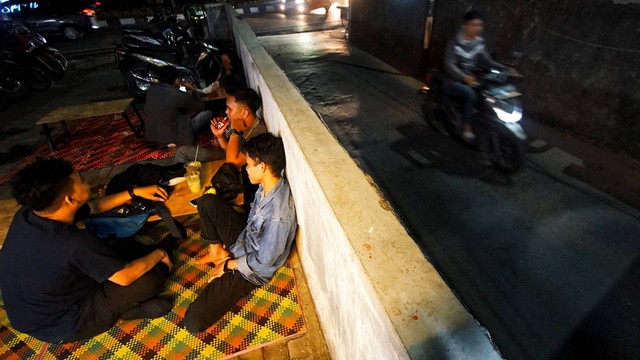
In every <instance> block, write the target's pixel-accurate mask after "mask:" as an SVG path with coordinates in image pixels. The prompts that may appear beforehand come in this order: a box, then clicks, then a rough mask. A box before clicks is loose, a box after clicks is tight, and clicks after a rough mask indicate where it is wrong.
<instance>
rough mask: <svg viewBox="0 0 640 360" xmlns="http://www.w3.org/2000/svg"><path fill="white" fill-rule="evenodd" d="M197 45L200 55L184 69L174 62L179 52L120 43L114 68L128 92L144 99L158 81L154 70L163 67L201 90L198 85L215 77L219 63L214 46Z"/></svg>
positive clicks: (217, 73) (202, 41) (209, 44)
mask: <svg viewBox="0 0 640 360" xmlns="http://www.w3.org/2000/svg"><path fill="white" fill-rule="evenodd" d="M197 44H198V48H199V55H198V57H197V59H196V60H195V63H194V62H193V61H190V64H189V65H187V66H184V65H182V62H181V61H178V60H179V59H177V54H178V52H177V51H170V49H169V50H167V48H166V47H164V46H162V47H161V46H158V47H152V46H147V47H131V46H126V45H123V44H122V43H121V44H120V45H118V46H116V49H115V67H116V69H119V70H120V72H121V73H122V74H123V75H124V77H125V84H126V86H127V88H128V89H129V92H130V93H131V95H133V96H134V97H136V98H142V97H144V96H145V94H146V91H147V89H148V88H149V86H150V85H151V84H153V83H156V82H157V81H158V76H157V71H156V69H157V68H158V67H162V66H174V67H175V68H177V69H178V72H179V73H180V76H181V77H182V79H184V80H187V81H189V82H190V83H192V84H193V85H194V86H196V87H202V86H203V84H202V83H201V82H203V83H206V84H209V83H212V82H214V81H215V80H216V79H217V78H218V75H219V74H220V71H221V69H222V61H221V59H220V55H219V54H220V50H219V49H218V48H217V47H216V46H214V45H213V44H211V43H209V42H207V41H205V40H198V41H197Z"/></svg>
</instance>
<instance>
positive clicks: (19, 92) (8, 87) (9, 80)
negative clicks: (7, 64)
mask: <svg viewBox="0 0 640 360" xmlns="http://www.w3.org/2000/svg"><path fill="white" fill-rule="evenodd" d="M0 91H3V92H4V93H5V94H6V95H7V97H8V98H9V99H10V100H11V101H20V100H24V99H26V98H27V97H29V95H31V91H30V88H29V86H28V85H27V83H26V82H25V81H22V80H20V79H19V78H17V77H4V78H0Z"/></svg>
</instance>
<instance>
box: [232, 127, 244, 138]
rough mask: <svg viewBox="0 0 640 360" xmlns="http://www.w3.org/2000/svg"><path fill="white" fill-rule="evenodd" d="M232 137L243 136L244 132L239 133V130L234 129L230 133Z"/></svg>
mask: <svg viewBox="0 0 640 360" xmlns="http://www.w3.org/2000/svg"><path fill="white" fill-rule="evenodd" d="M231 135H238V136H242V131H238V130H236V129H233V128H232V129H231V130H230V131H229V136H231Z"/></svg>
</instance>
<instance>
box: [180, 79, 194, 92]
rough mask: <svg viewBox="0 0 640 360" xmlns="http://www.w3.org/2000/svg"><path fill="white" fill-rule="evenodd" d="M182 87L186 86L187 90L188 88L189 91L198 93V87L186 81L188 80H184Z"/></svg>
mask: <svg viewBox="0 0 640 360" xmlns="http://www.w3.org/2000/svg"><path fill="white" fill-rule="evenodd" d="M180 85H182V86H184V87H185V88H187V90H189V91H196V87H195V86H193V84H191V83H190V82H188V81H186V80H182V82H181V83H180Z"/></svg>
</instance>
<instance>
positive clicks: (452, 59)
mask: <svg viewBox="0 0 640 360" xmlns="http://www.w3.org/2000/svg"><path fill="white" fill-rule="evenodd" d="M491 67H493V68H497V69H504V68H505V66H504V65H502V64H500V63H498V62H495V61H494V60H493V59H492V58H491V56H490V55H489V52H487V47H486V46H485V42H484V39H483V38H481V37H480V36H476V37H475V38H473V39H472V40H465V39H464V36H463V34H462V31H460V32H458V34H457V35H456V37H455V38H453V39H452V40H451V41H450V42H449V44H448V45H447V52H446V54H445V57H444V70H445V71H446V73H447V75H449V76H450V77H451V78H452V79H454V80H456V81H459V82H462V83H464V77H465V75H473V72H474V70H475V69H477V68H481V69H487V68H491Z"/></svg>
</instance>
